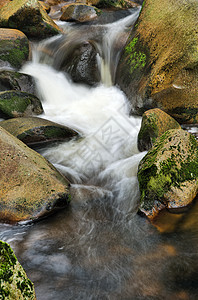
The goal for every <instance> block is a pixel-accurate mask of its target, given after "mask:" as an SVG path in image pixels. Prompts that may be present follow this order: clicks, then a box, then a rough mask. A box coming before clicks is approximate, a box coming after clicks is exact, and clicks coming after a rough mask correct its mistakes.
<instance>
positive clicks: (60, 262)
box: [0, 10, 198, 300]
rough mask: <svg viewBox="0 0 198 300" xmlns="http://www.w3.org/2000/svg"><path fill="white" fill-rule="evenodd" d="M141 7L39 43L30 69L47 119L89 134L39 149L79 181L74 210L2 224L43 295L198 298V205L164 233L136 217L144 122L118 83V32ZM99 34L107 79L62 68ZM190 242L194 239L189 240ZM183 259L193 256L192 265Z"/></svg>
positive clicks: (155, 299) (74, 184)
mask: <svg viewBox="0 0 198 300" xmlns="http://www.w3.org/2000/svg"><path fill="white" fill-rule="evenodd" d="M138 13H139V11H137V10H135V12H134V13H133V14H132V15H131V16H128V17H126V18H125V19H122V20H120V21H117V22H115V23H113V24H111V25H110V24H107V25H104V26H102V25H100V26H99V25H93V26H91V28H90V29H89V31H87V28H85V27H82V28H81V27H75V26H70V25H69V26H67V27H65V26H64V27H65V28H64V30H65V35H63V36H58V37H55V38H51V39H49V40H46V41H44V42H43V43H41V44H38V45H35V47H34V53H33V60H32V62H30V63H28V64H26V65H25V66H24V68H23V70H22V72H25V73H27V74H30V75H32V76H33V77H34V78H35V80H36V84H37V89H38V93H39V95H40V97H41V99H42V100H43V107H44V111H45V114H44V115H42V116H41V117H43V118H46V119H49V120H52V121H55V122H57V123H60V124H63V125H67V126H69V127H71V128H73V129H75V130H77V131H79V133H80V134H81V138H80V139H78V140H73V141H70V142H66V143H61V144H59V145H54V146H53V147H50V148H48V149H40V151H41V153H42V155H43V156H45V157H46V158H47V159H48V160H49V161H51V162H52V163H53V164H54V165H55V167H56V168H57V169H59V170H60V171H61V172H62V173H63V174H64V175H66V177H67V178H69V180H70V181H71V191H72V195H73V201H72V203H71V206H70V208H69V209H68V210H63V211H62V212H59V213H58V214H56V215H54V216H53V217H50V218H48V219H46V220H42V221H40V222H38V223H36V224H20V225H18V226H9V225H0V232H1V233H0V239H2V240H4V241H6V242H8V243H10V244H11V246H12V247H13V249H14V251H15V253H16V255H17V257H18V258H19V261H20V262H21V263H22V265H23V267H24V268H25V270H26V272H27V274H28V276H29V277H30V278H31V280H32V281H33V282H34V284H35V290H36V294H37V299H39V300H45V299H47V300H51V299H57V300H59V299H60V300H62V299H86V300H87V299H111V300H114V299H118V300H119V299H120V300H132V299H134V300H150V299H152V300H162V299H167V300H170V299H196V296H197V286H196V278H197V271H198V264H197V253H196V251H194V250H193V249H195V248H196V247H197V244H198V236H197V232H196V230H194V227H193V220H194V219H195V218H196V215H197V212H196V209H195V210H194V212H190V213H189V215H190V216H191V225H192V226H191V229H190V230H189V227H188V224H189V220H188V217H186V219H185V220H184V222H183V223H181V224H180V226H179V227H178V229H177V231H175V232H174V233H169V234H166V235H160V234H159V233H158V232H157V231H156V229H155V228H154V227H152V225H151V224H149V223H148V222H147V221H146V220H145V219H144V218H141V217H140V216H138V215H137V214H136V212H137V206H138V197H139V191H138V182H137V176H136V174H137V168H138V164H139V161H140V160H141V158H142V157H143V156H144V155H145V152H143V153H139V151H138V149H137V134H138V131H139V128H140V122H141V119H140V118H139V117H133V116H130V105H129V103H128V101H127V99H126V97H125V95H124V94H123V92H122V91H120V89H119V88H118V87H116V86H113V85H112V83H113V82H114V76H115V71H116V65H117V61H118V59H119V52H116V51H114V47H115V44H116V42H117V41H116V37H117V36H119V33H120V32H123V31H124V30H125V29H126V28H127V26H131V25H133V24H134V22H135V20H136V18H137V16H138ZM87 39H89V40H91V42H92V43H93V45H94V46H95V47H96V49H97V51H98V67H99V69H100V71H101V78H102V82H101V83H100V84H98V86H95V87H88V86H85V85H81V84H75V83H73V82H72V80H71V78H70V77H69V76H68V75H67V74H65V73H63V72H60V71H58V70H57V69H58V66H59V65H60V62H61V60H63V59H65V57H67V52H66V51H67V49H69V50H68V51H72V49H73V48H72V47H73V46H74V45H75V44H76V43H80V42H82V41H86V40H87ZM189 245H190V246H189ZM184 260H185V262H184Z"/></svg>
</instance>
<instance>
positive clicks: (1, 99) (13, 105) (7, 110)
mask: <svg viewBox="0 0 198 300" xmlns="http://www.w3.org/2000/svg"><path fill="white" fill-rule="evenodd" d="M42 112H43V108H42V104H41V102H40V100H39V99H38V98H37V97H36V96H34V95H32V94H29V93H26V92H21V91H5V92H0V116H1V117H2V118H5V119H9V118H18V117H24V116H32V115H39V114H41V113H42Z"/></svg>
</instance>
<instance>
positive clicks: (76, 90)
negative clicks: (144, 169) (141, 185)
mask: <svg viewBox="0 0 198 300" xmlns="http://www.w3.org/2000/svg"><path fill="white" fill-rule="evenodd" d="M135 18H137V15H136V14H135ZM135 18H134V15H133V16H132V17H131V16H130V17H127V18H125V21H124V20H121V21H119V22H116V26H115V23H114V24H113V25H112V28H113V34H111V35H108V40H109V42H108V43H104V42H102V44H101V45H100V47H101V49H102V52H103V53H106V54H105V55H104V57H109V58H108V59H109V61H108V64H107V65H109V66H110V65H111V61H110V55H109V53H110V52H111V47H113V45H114V41H115V39H116V36H117V35H116V30H117V32H118V33H120V28H122V30H123V28H124V27H125V26H128V25H129V24H130V22H131V23H132V24H133V23H134V20H135ZM118 24H119V26H118ZM110 28H111V27H110V25H108V32H109V30H110ZM122 30H121V31H122ZM54 40H56V38H53V39H51V40H48V41H47V43H50V41H52V42H54ZM104 40H106V41H107V35H106V36H105V38H104V39H102V41H104ZM107 44H108V46H107ZM38 49H39V46H38V47H37V49H36V50H35V53H34V54H33V58H34V59H33V61H32V62H31V63H28V64H26V65H25V66H24V68H23V70H22V72H24V73H27V74H30V75H32V76H34V78H35V79H36V84H37V89H38V92H39V95H40V98H41V99H42V100H43V108H44V112H45V114H44V115H42V117H43V118H46V119H48V120H52V121H54V122H57V123H59V124H63V125H67V126H68V127H70V128H73V129H76V130H77V131H79V133H80V134H81V136H82V137H81V138H80V139H78V140H74V141H70V142H66V143H62V144H60V145H58V146H54V147H51V148H49V149H47V150H44V151H43V152H42V154H43V155H44V156H45V157H46V158H47V159H48V160H49V161H50V162H52V163H53V164H54V165H55V166H56V167H57V168H58V169H59V170H60V171H61V172H62V173H64V174H65V175H66V176H67V177H68V178H69V179H70V180H71V182H73V183H76V184H86V185H95V186H100V187H103V188H105V189H108V190H109V191H111V192H112V193H113V196H114V198H116V199H117V203H118V209H119V210H122V211H123V210H124V212H125V213H127V212H128V213H130V212H131V211H132V210H133V208H135V207H136V204H137V200H138V182H137V176H136V175H137V168H138V164H139V161H140V160H141V158H142V157H143V156H144V155H145V153H139V151H138V149H137V134H138V132H139V129H140V124H141V118H139V117H132V116H129V113H130V105H129V103H128V100H127V99H126V97H125V95H124V93H123V92H122V91H121V90H119V88H118V87H115V86H109V87H108V86H107V85H108V82H107V84H106V85H103V84H100V85H99V86H97V87H94V88H90V87H87V86H83V85H80V84H74V83H73V82H72V80H71V79H70V78H69V76H68V77H67V76H65V75H64V74H63V73H61V72H58V71H56V70H54V69H53V68H52V67H51V66H49V65H47V64H41V63H39V62H38V61H39V53H38ZM109 74H110V70H109Z"/></svg>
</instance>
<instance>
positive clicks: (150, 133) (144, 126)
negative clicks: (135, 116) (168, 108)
mask: <svg viewBox="0 0 198 300" xmlns="http://www.w3.org/2000/svg"><path fill="white" fill-rule="evenodd" d="M169 129H181V126H180V125H179V123H178V122H177V121H176V120H174V119H173V118H172V117H171V116H169V115H168V114H167V113H165V112H163V111H162V110H161V109H159V108H154V109H150V110H147V111H146V112H144V114H143V116H142V123H141V128H140V131H139V134H138V149H139V151H145V150H149V149H150V148H151V147H152V146H153V145H154V143H155V141H156V139H157V138H158V137H160V136H161V135H162V134H163V133H165V132H166V131H167V130H169Z"/></svg>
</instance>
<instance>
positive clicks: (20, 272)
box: [0, 241, 36, 300]
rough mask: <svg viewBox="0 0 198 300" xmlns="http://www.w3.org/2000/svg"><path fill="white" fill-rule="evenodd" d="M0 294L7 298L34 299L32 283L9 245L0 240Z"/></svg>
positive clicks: (9, 299)
mask: <svg viewBox="0 0 198 300" xmlns="http://www.w3.org/2000/svg"><path fill="white" fill-rule="evenodd" d="M0 295H1V299H7V300H12V299H16V300H19V299H20V300H36V295H35V291H34V285H33V284H32V282H31V281H30V280H29V279H28V277H27V275H26V273H25V271H24V269H23V268H22V266H21V265H20V263H19V262H18V260H17V258H16V256H15V255H14V252H13V250H12V249H11V247H10V245H8V244H7V243H4V242H2V241H0Z"/></svg>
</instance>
